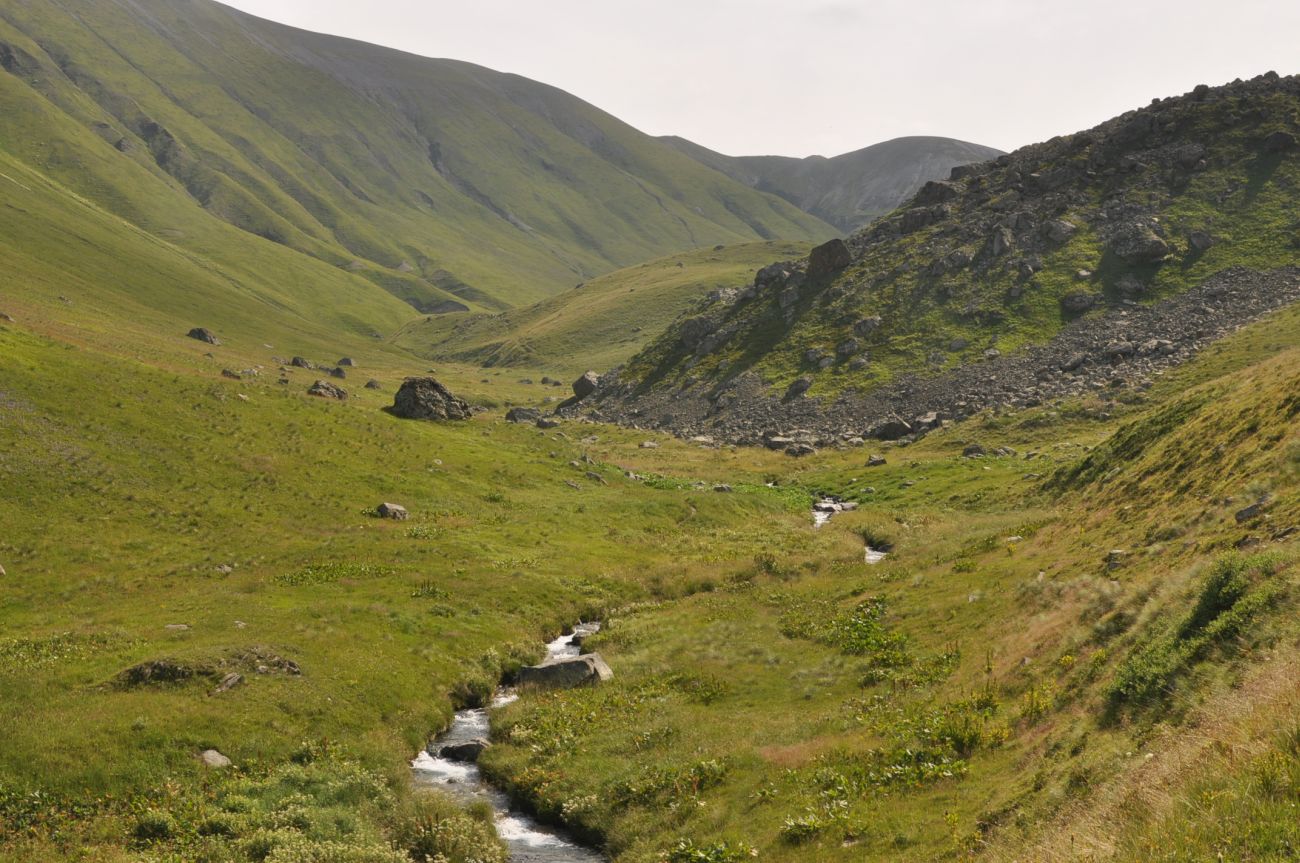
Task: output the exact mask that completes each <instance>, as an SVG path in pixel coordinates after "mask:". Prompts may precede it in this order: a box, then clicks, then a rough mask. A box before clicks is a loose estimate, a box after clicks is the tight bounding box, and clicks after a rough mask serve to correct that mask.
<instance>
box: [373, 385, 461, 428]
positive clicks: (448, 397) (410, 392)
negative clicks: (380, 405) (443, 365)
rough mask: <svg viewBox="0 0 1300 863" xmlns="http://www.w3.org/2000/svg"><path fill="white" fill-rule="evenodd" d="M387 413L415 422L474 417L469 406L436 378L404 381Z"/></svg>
mask: <svg viewBox="0 0 1300 863" xmlns="http://www.w3.org/2000/svg"><path fill="white" fill-rule="evenodd" d="M388 412H389V413H391V414H393V416H397V417H401V418H402V419H412V420H466V419H469V418H470V414H471V410H470V407H469V404H468V403H467V402H466V401H465V400H464V399H460V398H457V397H456V396H454V395H452V394H451V391H450V390H448V389H447V388H446V387H444V386H443V385H442V384H440V383H438V381H436V380H434V379H433V378H407V379H406V380H404V381H402V385H401V387H399V388H398V390H397V395H396V396H394V397H393V405H392V407H390V408H388Z"/></svg>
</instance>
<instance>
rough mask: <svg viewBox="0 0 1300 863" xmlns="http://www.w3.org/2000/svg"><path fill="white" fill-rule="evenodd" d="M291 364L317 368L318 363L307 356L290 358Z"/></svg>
mask: <svg viewBox="0 0 1300 863" xmlns="http://www.w3.org/2000/svg"><path fill="white" fill-rule="evenodd" d="M289 365H291V366H293V367H294V368H297V369H314V368H316V364H315V363H313V362H312V361H311V360H309V359H307V358H306V357H294V358H293V359H291V360H289Z"/></svg>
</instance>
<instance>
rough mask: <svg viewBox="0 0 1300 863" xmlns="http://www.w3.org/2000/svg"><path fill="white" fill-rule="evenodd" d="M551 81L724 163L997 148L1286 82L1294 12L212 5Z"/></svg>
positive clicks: (1148, 5)
mask: <svg viewBox="0 0 1300 863" xmlns="http://www.w3.org/2000/svg"><path fill="white" fill-rule="evenodd" d="M228 2H230V5H233V6H235V7H237V8H240V9H244V10H245V11H248V12H252V13H253V14H256V15H261V16H263V17H266V18H271V19H273V20H276V21H281V22H284V23H286V24H291V25H293V26H296V27H304V28H307V29H311V30H316V31H320V32H325V33H334V34H338V35H343V36H349V37H352V38H355V39H361V40H364V41H367V42H375V43H378V44H381V45H389V46H392V47H394V48H401V49H403V50H406V51H411V52H414V53H417V54H424V55H426V56H431V57H450V58H454V59H458V60H468V61H471V62H474V63H479V64H482V65H484V66H489V67H491V68H493V69H499V70H501V71H504V72H515V73H518V74H520V75H524V76H526V77H529V78H533V79H536V80H538V81H543V82H546V83H548V84H553V85H555V86H557V87H560V88H562V89H565V90H568V91H569V92H571V93H573V94H575V95H577V96H580V97H581V98H583V99H586V100H587V101H589V102H592V103H594V104H595V105H597V106H599V107H600V108H603V109H604V110H606V111H609V112H610V113H612V114H614V115H616V116H618V117H619V118H621V119H623V120H626V121H627V122H629V123H631V124H632V125H634V126H636V127H638V128H640V129H642V130H643V131H646V132H649V133H651V134H656V135H663V134H677V135H682V136H684V137H687V138H690V139H692V140H694V141H696V142H697V143H700V144H704V145H705V146H708V147H712V148H714V149H716V150H721V151H722V152H725V153H729V154H732V155H751V154H762V153H779V154H782V155H790V156H804V155H809V154H813V153H821V154H823V155H835V154H837V153H842V152H847V151H849V150H856V149H858V148H859V147H864V146H866V145H868V144H872V143H876V142H877V141H883V140H886V139H889V138H894V137H898V136H900V135H945V136H949V137H954V138H962V139H965V140H968V141H975V142H978V143H981V144H988V145H990V146H994V147H1000V148H1002V149H1006V150H1010V149H1014V148H1015V147H1018V146H1020V145H1022V144H1028V143H1032V142H1035V141H1040V140H1044V139H1046V138H1050V137H1052V136H1053V135H1058V134H1064V133H1068V132H1074V131H1078V130H1080V129H1083V128H1087V127H1089V126H1092V125H1095V124H1096V123H1098V122H1101V121H1102V120H1105V119H1107V118H1108V117H1111V116H1114V115H1115V114H1119V113H1122V112H1123V111H1126V110H1128V109H1130V108H1136V107H1139V106H1141V105H1144V104H1146V103H1147V102H1149V101H1150V100H1151V99H1152V98H1153V97H1156V96H1169V95H1174V94H1177V93H1183V92H1185V91H1187V90H1190V89H1191V88H1192V87H1194V86H1195V85H1196V84H1199V83H1202V82H1204V83H1207V84H1219V83H1223V82H1226V81H1230V80H1232V79H1233V78H1237V77H1242V78H1248V77H1253V76H1255V75H1258V74H1260V73H1262V72H1266V71H1268V70H1270V69H1272V70H1275V71H1277V72H1279V73H1281V74H1284V75H1286V74H1292V73H1296V72H1300V2H1296V0H1214V2H1211V0H1075V2H1069V3H1065V2H1058V0H456V2H448V0H228Z"/></svg>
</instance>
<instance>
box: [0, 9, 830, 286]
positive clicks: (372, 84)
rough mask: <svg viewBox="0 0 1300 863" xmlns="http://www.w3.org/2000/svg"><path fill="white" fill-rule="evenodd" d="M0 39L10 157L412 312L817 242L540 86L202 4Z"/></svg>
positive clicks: (791, 216)
mask: <svg viewBox="0 0 1300 863" xmlns="http://www.w3.org/2000/svg"><path fill="white" fill-rule="evenodd" d="M0 44H2V45H3V47H2V48H0V54H2V55H3V58H4V59H3V63H2V64H0V65H2V66H3V69H4V72H5V73H6V74H4V75H3V78H2V83H0V86H3V88H4V89H3V93H2V94H0V97H3V99H4V102H5V106H6V109H7V111H8V112H9V116H10V117H11V122H9V123H6V124H5V128H4V129H2V130H0V146H4V147H5V148H6V149H7V150H9V152H11V153H13V154H14V155H15V156H16V157H18V158H20V159H22V160H24V161H26V162H27V163H29V164H32V165H34V166H35V167H37V168H38V169H40V170H43V171H47V172H49V173H50V174H51V175H52V178H53V179H55V180H56V181H58V182H60V183H62V184H64V185H66V186H67V187H69V188H70V189H73V190H74V191H77V192H78V193H79V194H83V195H85V196H86V197H88V198H89V199H91V200H93V201H95V202H96V203H97V204H99V205H101V206H103V207H105V208H106V209H107V210H109V211H112V212H114V213H116V214H117V215H119V216H122V217H124V218H127V219H128V220H129V221H133V222H135V223H137V224H141V225H143V226H145V227H146V229H148V230H151V231H152V232H158V231H160V230H161V231H175V230H180V231H181V232H182V233H188V232H187V231H185V229H184V228H179V227H178V226H177V225H175V224H173V222H175V221H176V219H177V216H176V215H175V214H176V213H177V211H178V210H184V209H187V208H189V209H191V210H192V209H193V208H194V207H195V205H197V207H198V208H199V209H201V210H203V211H205V213H206V215H208V216H215V217H217V218H218V219H220V220H223V221H225V222H227V223H229V224H233V225H235V226H236V227H238V228H240V229H241V230H243V231H245V232H246V233H249V234H252V235H254V236H258V237H261V238H262V239H267V240H270V241H272V242H275V243H277V244H280V245H284V246H287V247H289V248H291V249H294V250H295V251H298V252H300V253H303V254H305V255H308V256H310V257H315V258H317V259H318V260H322V261H325V262H326V263H329V264H331V265H334V266H337V267H342V268H348V269H350V270H351V271H353V272H356V273H358V274H360V275H361V276H362V278H365V279H367V280H369V281H370V282H372V283H373V284H375V285H377V286H379V287H381V288H383V289H385V290H387V291H389V292H390V293H393V294H394V295H397V296H399V297H400V298H402V299H404V300H406V301H408V302H409V303H411V304H412V305H414V306H415V307H416V308H417V309H421V310H429V309H432V308H436V307H439V306H441V305H443V304H445V303H446V302H448V301H457V302H460V303H462V304H463V305H467V306H470V307H478V308H497V309H499V308H505V307H507V306H510V305H516V304H524V303H528V302H533V301H536V300H538V299H541V298H543V297H545V296H548V295H550V294H553V293H557V292H559V291H560V290H563V289H565V288H567V287H569V286H571V285H572V284H573V283H574V282H575V281H580V280H582V279H583V278H586V277H588V276H591V275H596V274H599V273H602V272H607V271H610V270H614V269H617V268H619V267H621V266H627V265H630V264H632V263H636V262H639V261H641V260H646V259H649V258H654V257H659V256H662V255H663V254H666V253H671V252H677V251H682V250H685V249H687V248H692V247H697V246H707V245H714V244H717V243H728V242H747V241H754V240H762V239H768V238H774V237H780V238H789V239H794V240H804V239H813V238H820V237H825V236H830V235H831V234H832V233H833V229H832V228H830V227H829V226H828V225H826V224H824V223H822V222H820V221H819V220H817V219H816V218H814V217H812V216H809V215H807V214H805V213H803V212H801V211H799V210H798V209H797V208H795V207H793V206H792V205H789V204H787V203H786V202H784V201H781V200H779V199H776V198H774V197H772V196H768V195H763V194H760V193H756V192H754V191H752V190H749V189H747V188H745V187H743V186H741V185H739V184H736V183H734V182H733V181H731V180H729V179H727V178H725V177H720V176H719V175H718V174H717V173H716V172H713V171H710V170H708V169H706V168H704V167H702V166H700V165H698V163H696V162H694V161H693V160H690V159H688V158H686V157H684V156H682V155H680V154H678V153H677V152H676V151H674V150H672V149H671V148H669V147H667V146H665V145H663V144H662V143H660V142H658V141H656V140H655V139H653V138H651V137H650V136H647V135H645V134H643V133H641V132H639V131H637V130H635V129H633V128H632V127H630V126H628V125H627V124H625V123H623V122H622V121H620V120H617V118H614V117H613V116H612V115H609V114H607V113H605V112H603V111H601V110H600V109H598V108H596V107H594V106H592V105H590V104H588V103H586V102H583V101H582V100H580V99H577V98H576V97H573V96H571V95H569V94H566V93H564V92H563V91H561V90H558V89H556V88H553V87H550V86H549V85H544V84H539V83H537V82H532V81H529V80H528V79H525V78H522V77H520V76H517V75H509V74H505V73H499V72H494V71H492V70H488V69H486V68H484V67H478V66H474V65H473V64H468V63H463V62H461V61H453V60H428V59H425V58H420V57H417V56H415V55H411V54H406V53H402V52H396V51H392V50H390V49H385V48H380V47H377V46H370V45H366V44H365V43H360V42H355V41H352V40H345V39H340V38H337V37H330V36H325V35H321V34H312V33H306V32H305V31H299V30H295V29H294V28H290V27H286V26H284V25H278V24H275V23H273V22H267V21H264V20H262V19H259V18H256V17H254V16H250V15H247V14H245V13H242V12H239V11H237V10H234V9H230V8H228V7H224V6H220V5H218V4H215V3H210V2H205V0H186V2H182V3H163V2H159V0H143V2H139V3H122V2H105V3H90V2H84V0H69V2H61V3H58V4H48V5H45V4H42V5H40V6H26V5H22V6H14V7H10V8H7V9H5V10H3V11H2V12H0ZM68 120H71V121H72V122H73V124H75V126H76V127H79V129H78V128H72V127H69V125H68V123H67V121H68ZM141 172H144V173H147V174H151V175H152V179H151V180H145V178H144V177H143V176H142V175H141ZM158 182H161V183H162V184H163V185H165V186H167V187H168V188H169V190H163V189H160V188H159V186H158ZM175 239H180V240H181V241H182V242H184V238H183V237H177V238H175Z"/></svg>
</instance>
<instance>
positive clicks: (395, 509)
mask: <svg viewBox="0 0 1300 863" xmlns="http://www.w3.org/2000/svg"><path fill="white" fill-rule="evenodd" d="M375 512H376V513H377V514H378V515H379V517H380V518H391V519H393V520H394V521H406V519H407V518H409V517H410V513H408V512H407V511H406V507H404V506H402V505H401V504H400V503H381V504H380V505H379V506H377V507H375Z"/></svg>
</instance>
